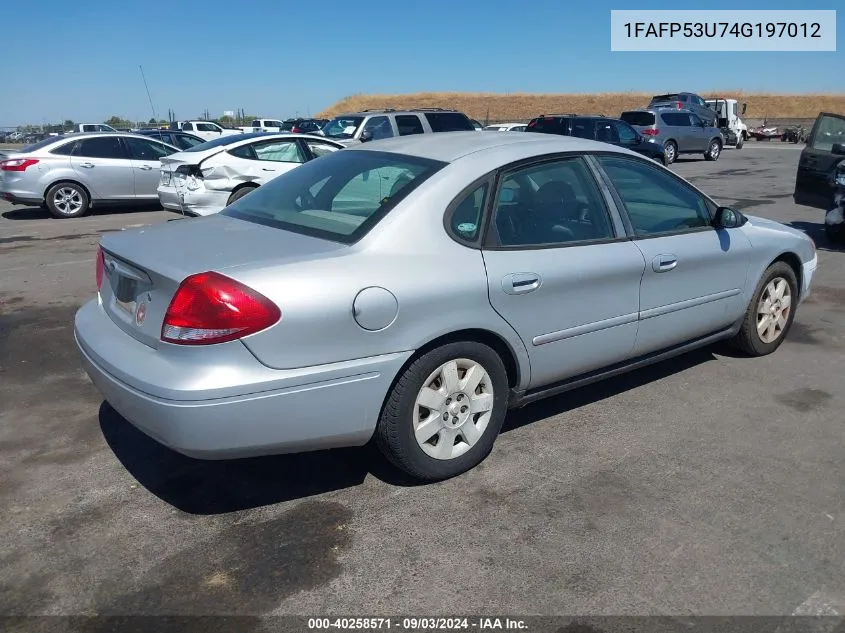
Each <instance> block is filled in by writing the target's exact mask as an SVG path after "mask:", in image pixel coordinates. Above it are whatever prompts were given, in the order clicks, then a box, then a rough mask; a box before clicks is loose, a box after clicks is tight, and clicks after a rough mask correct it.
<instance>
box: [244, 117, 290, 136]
mask: <svg viewBox="0 0 845 633" xmlns="http://www.w3.org/2000/svg"><path fill="white" fill-rule="evenodd" d="M282 125H283V124H282V122H281V121H280V120H279V119H253V121H252V124H251V125H245V126H241V127H240V128H238V129H239V130H242V131H244V132H247V133H248V132H281V131H282Z"/></svg>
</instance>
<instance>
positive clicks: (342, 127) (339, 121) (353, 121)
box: [323, 116, 364, 138]
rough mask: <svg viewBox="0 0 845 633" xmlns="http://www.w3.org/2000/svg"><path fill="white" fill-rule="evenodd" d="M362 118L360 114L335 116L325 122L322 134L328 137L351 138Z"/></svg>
mask: <svg viewBox="0 0 845 633" xmlns="http://www.w3.org/2000/svg"><path fill="white" fill-rule="evenodd" d="M363 120H364V117H362V116H339V117H335V118H334V119H332V120H331V121H329V122H328V123H326V126H325V127H324V128H323V134H324V135H325V136H328V137H329V138H352V137H353V136H355V130H357V129H358V126H359V125H361V122H362V121H363Z"/></svg>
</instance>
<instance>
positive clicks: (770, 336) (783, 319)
mask: <svg viewBox="0 0 845 633" xmlns="http://www.w3.org/2000/svg"><path fill="white" fill-rule="evenodd" d="M790 310H792V291H791V290H790V288H789V283H788V282H787V281H786V279H784V278H783V277H775V278H774V279H772V280H771V281H770V282H769V283H768V284H766V288H765V289H764V290H763V293H762V294H761V295H760V301H759V302H758V303H757V335H758V336H759V337H760V340H761V341H763V342H764V343H774V342H775V341H776V340H778V339H779V338H780V337H781V336H782V335H783V332H784V329H785V328H786V324H787V323H788V322H789V313H790Z"/></svg>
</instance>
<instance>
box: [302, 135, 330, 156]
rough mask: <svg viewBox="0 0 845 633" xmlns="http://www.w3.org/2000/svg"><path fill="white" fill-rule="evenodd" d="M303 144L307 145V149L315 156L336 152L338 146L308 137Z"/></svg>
mask: <svg viewBox="0 0 845 633" xmlns="http://www.w3.org/2000/svg"><path fill="white" fill-rule="evenodd" d="M305 144H306V145H308V149H310V150H311V153H312V154H314V156H315V157H316V158H319V157H320V156H325V155H326V154H331V153H332V152H336V151H337V150H338V148H337V147H335V146H334V145H331V144H329V143H323V142H322V141H312V140H310V139H309V140H306V141H305Z"/></svg>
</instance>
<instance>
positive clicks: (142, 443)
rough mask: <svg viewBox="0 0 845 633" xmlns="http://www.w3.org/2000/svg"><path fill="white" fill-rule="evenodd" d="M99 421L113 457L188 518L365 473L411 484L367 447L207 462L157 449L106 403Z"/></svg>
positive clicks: (352, 480)
mask: <svg viewBox="0 0 845 633" xmlns="http://www.w3.org/2000/svg"><path fill="white" fill-rule="evenodd" d="M99 420H100V429H101V431H102V433H103V437H104V438H105V440H106V442H107V443H108V445H109V447H110V448H111V450H112V452H114V454H115V456H116V457H117V459H118V460H119V461H120V463H121V464H122V465H123V466H124V468H126V470H127V471H129V473H130V474H131V475H132V476H133V477H134V478H135V479H136V480H137V481H138V483H139V484H141V485H142V486H144V488H146V489H147V490H149V491H150V492H151V493H153V494H154V495H156V496H157V497H158V498H160V499H161V500H162V501H165V502H166V503H169V504H170V505H172V506H174V507H176V508H178V509H179V510H182V511H183V512H187V513H190V514H200V515H208V514H223V513H226V512H236V511H238V510H248V509H251V508H258V507H261V506H266V505H272V504H275V503H281V502H283V501H290V500H292V499H301V498H303V497H310V496H313V495H319V494H322V493H326V492H332V491H334V490H342V489H344V488H350V487H352V486H357V485H359V484H360V483H362V482H363V481H364V478H365V477H366V476H367V474H372V475H373V476H374V477H376V478H377V479H380V480H382V481H384V482H385V483H388V484H391V485H396V486H409V485H416V482H414V481H413V480H411V479H410V478H406V477H404V476H403V475H402V474H401V473H399V472H398V471H395V470H394V469H393V468H392V467H391V466H389V465H388V464H387V463H385V462H384V460H383V459H381V458H380V456H379V455H378V454H376V452H375V450H373V449H372V448H371V447H369V446H367V447H362V448H344V449H335V450H327V451H314V452H308V453H297V454H292V455H273V456H268V457H251V458H246V459H230V460H213V461H212V460H202V459H193V458H191V457H187V456H185V455H182V454H180V453H177V452H175V451H173V450H171V449H169V448H167V447H166V446H164V445H162V444H159V443H158V442H156V441H155V440H153V439H151V438H150V437H148V436H147V435H145V434H144V433H142V432H141V431H139V430H138V429H136V428H135V427H134V426H132V424H130V423H129V422H127V421H126V420H125V419H124V418H123V417H122V416H121V415H120V414H119V413H118V412H117V411H115V410H114V409H113V408H112V407H111V406H110V405H109V404H108V403H106V402H103V403H102V405H100V412H99Z"/></svg>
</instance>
